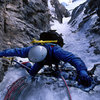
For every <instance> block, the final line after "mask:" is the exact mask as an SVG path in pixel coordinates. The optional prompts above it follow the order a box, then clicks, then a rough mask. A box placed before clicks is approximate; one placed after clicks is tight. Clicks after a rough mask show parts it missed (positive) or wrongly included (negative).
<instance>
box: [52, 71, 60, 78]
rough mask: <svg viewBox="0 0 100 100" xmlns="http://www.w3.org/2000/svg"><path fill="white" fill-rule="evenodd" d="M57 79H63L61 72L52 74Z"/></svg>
mask: <svg viewBox="0 0 100 100" xmlns="http://www.w3.org/2000/svg"><path fill="white" fill-rule="evenodd" d="M52 74H53V75H54V76H55V77H56V78H60V77H61V72H60V71H55V72H53V73H52Z"/></svg>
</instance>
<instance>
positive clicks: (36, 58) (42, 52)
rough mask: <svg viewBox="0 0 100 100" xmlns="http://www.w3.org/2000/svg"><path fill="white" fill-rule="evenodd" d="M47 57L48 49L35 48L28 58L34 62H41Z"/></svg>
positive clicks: (31, 50)
mask: <svg viewBox="0 0 100 100" xmlns="http://www.w3.org/2000/svg"><path fill="white" fill-rule="evenodd" d="M46 56H47V49H46V48H45V47H44V46H34V47H33V48H31V49H30V51H29V53H28V58H29V60H30V61H32V62H34V63H35V62H41V61H43V60H44V59H45V58H46Z"/></svg>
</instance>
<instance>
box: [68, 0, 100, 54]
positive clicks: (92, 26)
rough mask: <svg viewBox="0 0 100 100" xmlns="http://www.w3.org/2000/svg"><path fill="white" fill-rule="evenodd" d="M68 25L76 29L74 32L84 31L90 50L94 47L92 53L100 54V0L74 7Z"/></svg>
mask: <svg viewBox="0 0 100 100" xmlns="http://www.w3.org/2000/svg"><path fill="white" fill-rule="evenodd" d="M69 24H70V25H71V26H72V27H75V28H76V31H75V32H79V31H80V32H81V31H82V30H84V33H85V34H86V36H87V38H89V39H90V48H91V47H94V53H95V54H100V0H87V2H85V3H83V4H81V5H79V6H78V7H76V8H75V9H74V10H73V12H72V16H71V19H70V21H69Z"/></svg>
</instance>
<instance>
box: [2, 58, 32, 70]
mask: <svg viewBox="0 0 100 100" xmlns="http://www.w3.org/2000/svg"><path fill="white" fill-rule="evenodd" d="M3 58H4V59H7V60H9V61H11V62H16V63H17V64H19V65H20V66H21V67H23V68H25V69H27V70H31V68H29V67H27V66H25V65H24V64H21V63H19V62H18V61H16V60H14V57H3Z"/></svg>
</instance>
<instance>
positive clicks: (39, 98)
mask: <svg viewBox="0 0 100 100" xmlns="http://www.w3.org/2000/svg"><path fill="white" fill-rule="evenodd" d="M59 1H60V2H66V3H67V0H59ZM85 1H86V0H77V1H76V2H74V3H72V4H69V5H68V6H66V8H67V9H68V10H72V9H74V8H75V7H76V6H78V5H79V4H81V3H83V2H85ZM48 5H49V9H50V10H51V11H50V12H51V14H53V15H54V13H53V12H54V8H53V7H52V6H51V5H50V0H49V2H48ZM69 20H70V17H69V18H63V24H60V23H59V22H58V21H57V20H54V22H51V25H52V29H56V30H57V32H58V33H62V34H63V38H64V41H65V45H64V47H63V49H65V50H67V51H70V52H72V53H74V54H75V55H78V56H79V57H80V58H81V59H82V60H83V61H84V62H85V63H86V65H87V66H88V69H89V68H91V66H93V64H94V63H97V62H98V61H100V57H99V56H96V55H94V53H93V48H91V49H89V41H88V39H87V38H86V36H85V34H84V30H83V31H81V33H80V32H76V33H72V30H75V27H74V28H72V27H70V26H69V25H68V24H67V22H68V21H69ZM88 51H89V52H88ZM18 60H19V61H20V60H21V58H18ZM22 60H23V59H22ZM25 61H27V59H25ZM23 75H27V73H26V71H25V70H23V69H22V68H9V70H8V71H7V72H6V73H5V77H4V80H3V82H2V83H0V100H3V98H4V95H5V93H6V91H7V87H8V86H9V85H11V84H12V83H13V82H14V81H15V80H17V79H18V78H19V77H21V76H23ZM70 92H71V96H72V100H100V96H99V93H98V94H96V93H94V94H89V93H86V92H83V91H82V90H80V89H77V88H74V87H70ZM29 93H30V94H29ZM29 93H27V94H28V96H27V98H25V100H68V98H67V95H66V89H65V88H64V89H62V90H59V89H58V90H56V91H55V90H53V89H52V86H50V87H49V88H44V87H43V88H42V87H37V88H36V87H33V88H32V89H31V90H30V91H29ZM27 94H26V95H27ZM20 100H21V99H20Z"/></svg>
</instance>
